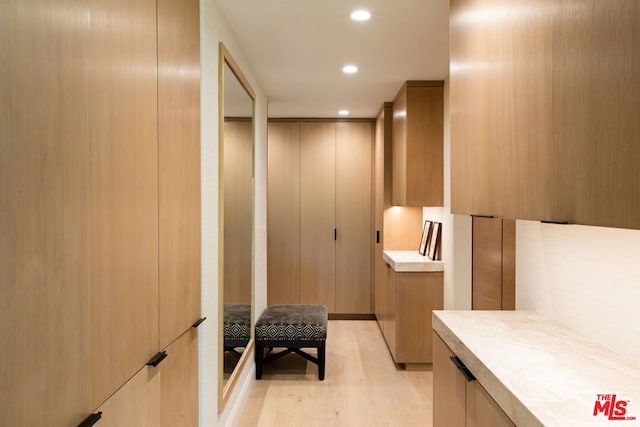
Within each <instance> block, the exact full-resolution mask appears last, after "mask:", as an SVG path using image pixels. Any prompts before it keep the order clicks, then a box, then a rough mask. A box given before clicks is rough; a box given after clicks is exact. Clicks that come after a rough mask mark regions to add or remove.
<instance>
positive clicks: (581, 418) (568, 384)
mask: <svg viewBox="0 0 640 427" xmlns="http://www.w3.org/2000/svg"><path fill="white" fill-rule="evenodd" d="M433 329H434V330H435V331H436V332H437V333H438V335H440V337H441V338H442V339H443V340H444V342H445V343H447V345H448V346H449V347H450V348H451V350H452V351H453V352H454V353H455V354H456V355H457V356H458V357H459V358H460V359H461V360H462V362H463V363H464V364H465V365H466V366H467V368H469V370H470V371H471V372H472V373H473V375H475V377H476V378H477V379H478V381H479V382H480V384H482V386H483V387H484V388H485V389H486V390H487V391H488V392H489V394H490V395H491V396H492V397H493V399H494V400H495V401H496V402H497V403H498V405H500V407H501V408H502V409H503V411H504V412H505V413H506V414H507V415H508V416H509V418H511V420H512V421H513V422H514V423H515V424H516V425H517V426H519V427H526V426H559V427H560V426H562V427H569V426H580V427H586V426H612V425H615V426H617V427H624V426H638V425H640V363H638V362H635V361H633V360H630V359H628V358H626V357H624V356H622V355H619V354H617V353H615V352H614V351H612V350H610V349H609V348H607V347H604V346H601V345H599V344H597V343H596V342H595V341H597V337H591V339H587V338H584V337H582V336H580V335H578V334H576V333H574V332H572V331H571V330H569V329H567V328H564V327H562V326H560V325H559V324H557V323H555V322H553V321H551V320H548V319H547V318H545V317H543V316H541V315H539V314H536V313H533V312H528V311H434V312H433ZM636 338H637V337H636ZM630 339H632V338H631V337H630ZM599 394H616V397H617V401H618V402H620V401H626V402H627V405H626V409H627V410H626V416H627V417H631V418H633V417H635V420H623V421H613V420H608V419H607V417H606V416H605V415H603V414H602V413H598V414H597V416H594V415H593V413H594V409H595V402H596V399H597V398H598V395H599ZM603 403H604V402H603Z"/></svg>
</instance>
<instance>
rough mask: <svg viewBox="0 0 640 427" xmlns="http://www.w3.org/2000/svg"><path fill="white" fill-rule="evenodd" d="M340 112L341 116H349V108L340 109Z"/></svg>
mask: <svg viewBox="0 0 640 427" xmlns="http://www.w3.org/2000/svg"><path fill="white" fill-rule="evenodd" d="M338 114H340V115H341V116H348V115H349V110H340V111H338Z"/></svg>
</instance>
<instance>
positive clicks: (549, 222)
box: [540, 220, 569, 225]
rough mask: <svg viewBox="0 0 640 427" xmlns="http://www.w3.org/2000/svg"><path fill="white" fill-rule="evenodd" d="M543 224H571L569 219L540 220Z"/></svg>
mask: <svg viewBox="0 0 640 427" xmlns="http://www.w3.org/2000/svg"><path fill="white" fill-rule="evenodd" d="M540 222H541V223H543V224H558V225H569V221H545V220H542V221H540Z"/></svg>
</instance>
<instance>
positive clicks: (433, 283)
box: [378, 264, 443, 364]
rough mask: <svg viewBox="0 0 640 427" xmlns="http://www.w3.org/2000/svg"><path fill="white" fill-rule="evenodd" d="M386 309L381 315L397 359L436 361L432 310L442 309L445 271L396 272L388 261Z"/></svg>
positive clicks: (384, 333)
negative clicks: (434, 356) (433, 345)
mask: <svg viewBox="0 0 640 427" xmlns="http://www.w3.org/2000/svg"><path fill="white" fill-rule="evenodd" d="M386 273H387V274H386V276H385V279H386V280H385V282H386V286H385V295H384V298H385V299H384V303H383V304H384V305H385V307H386V309H385V310H384V313H385V315H384V316H383V318H382V320H381V319H378V322H379V324H380V328H381V330H382V334H383V335H384V338H385V341H386V342H387V346H388V347H389V350H390V352H391V355H392V356H393V360H394V361H395V362H396V363H410V364H412V363H416V364H422V363H433V348H432V338H431V335H432V333H433V331H432V329H431V312H432V310H442V306H443V295H442V292H443V291H442V286H443V273H442V272H411V273H408V272H396V271H393V269H392V268H391V267H390V266H389V265H388V264H387V272H386Z"/></svg>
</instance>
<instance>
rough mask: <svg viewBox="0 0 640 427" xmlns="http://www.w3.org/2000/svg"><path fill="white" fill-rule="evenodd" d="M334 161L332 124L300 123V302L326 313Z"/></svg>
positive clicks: (331, 296)
mask: <svg viewBox="0 0 640 427" xmlns="http://www.w3.org/2000/svg"><path fill="white" fill-rule="evenodd" d="M335 159H336V125H335V123H332V122H311V123H301V124H300V172H301V173H300V302H301V303H303V304H324V305H326V306H327V307H328V308H329V311H330V312H335V310H336V286H335V283H336V250H335V245H336V240H335V230H336V229H337V224H336V164H335ZM281 191H282V190H281ZM285 191H286V190H285ZM340 231H342V230H340Z"/></svg>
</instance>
